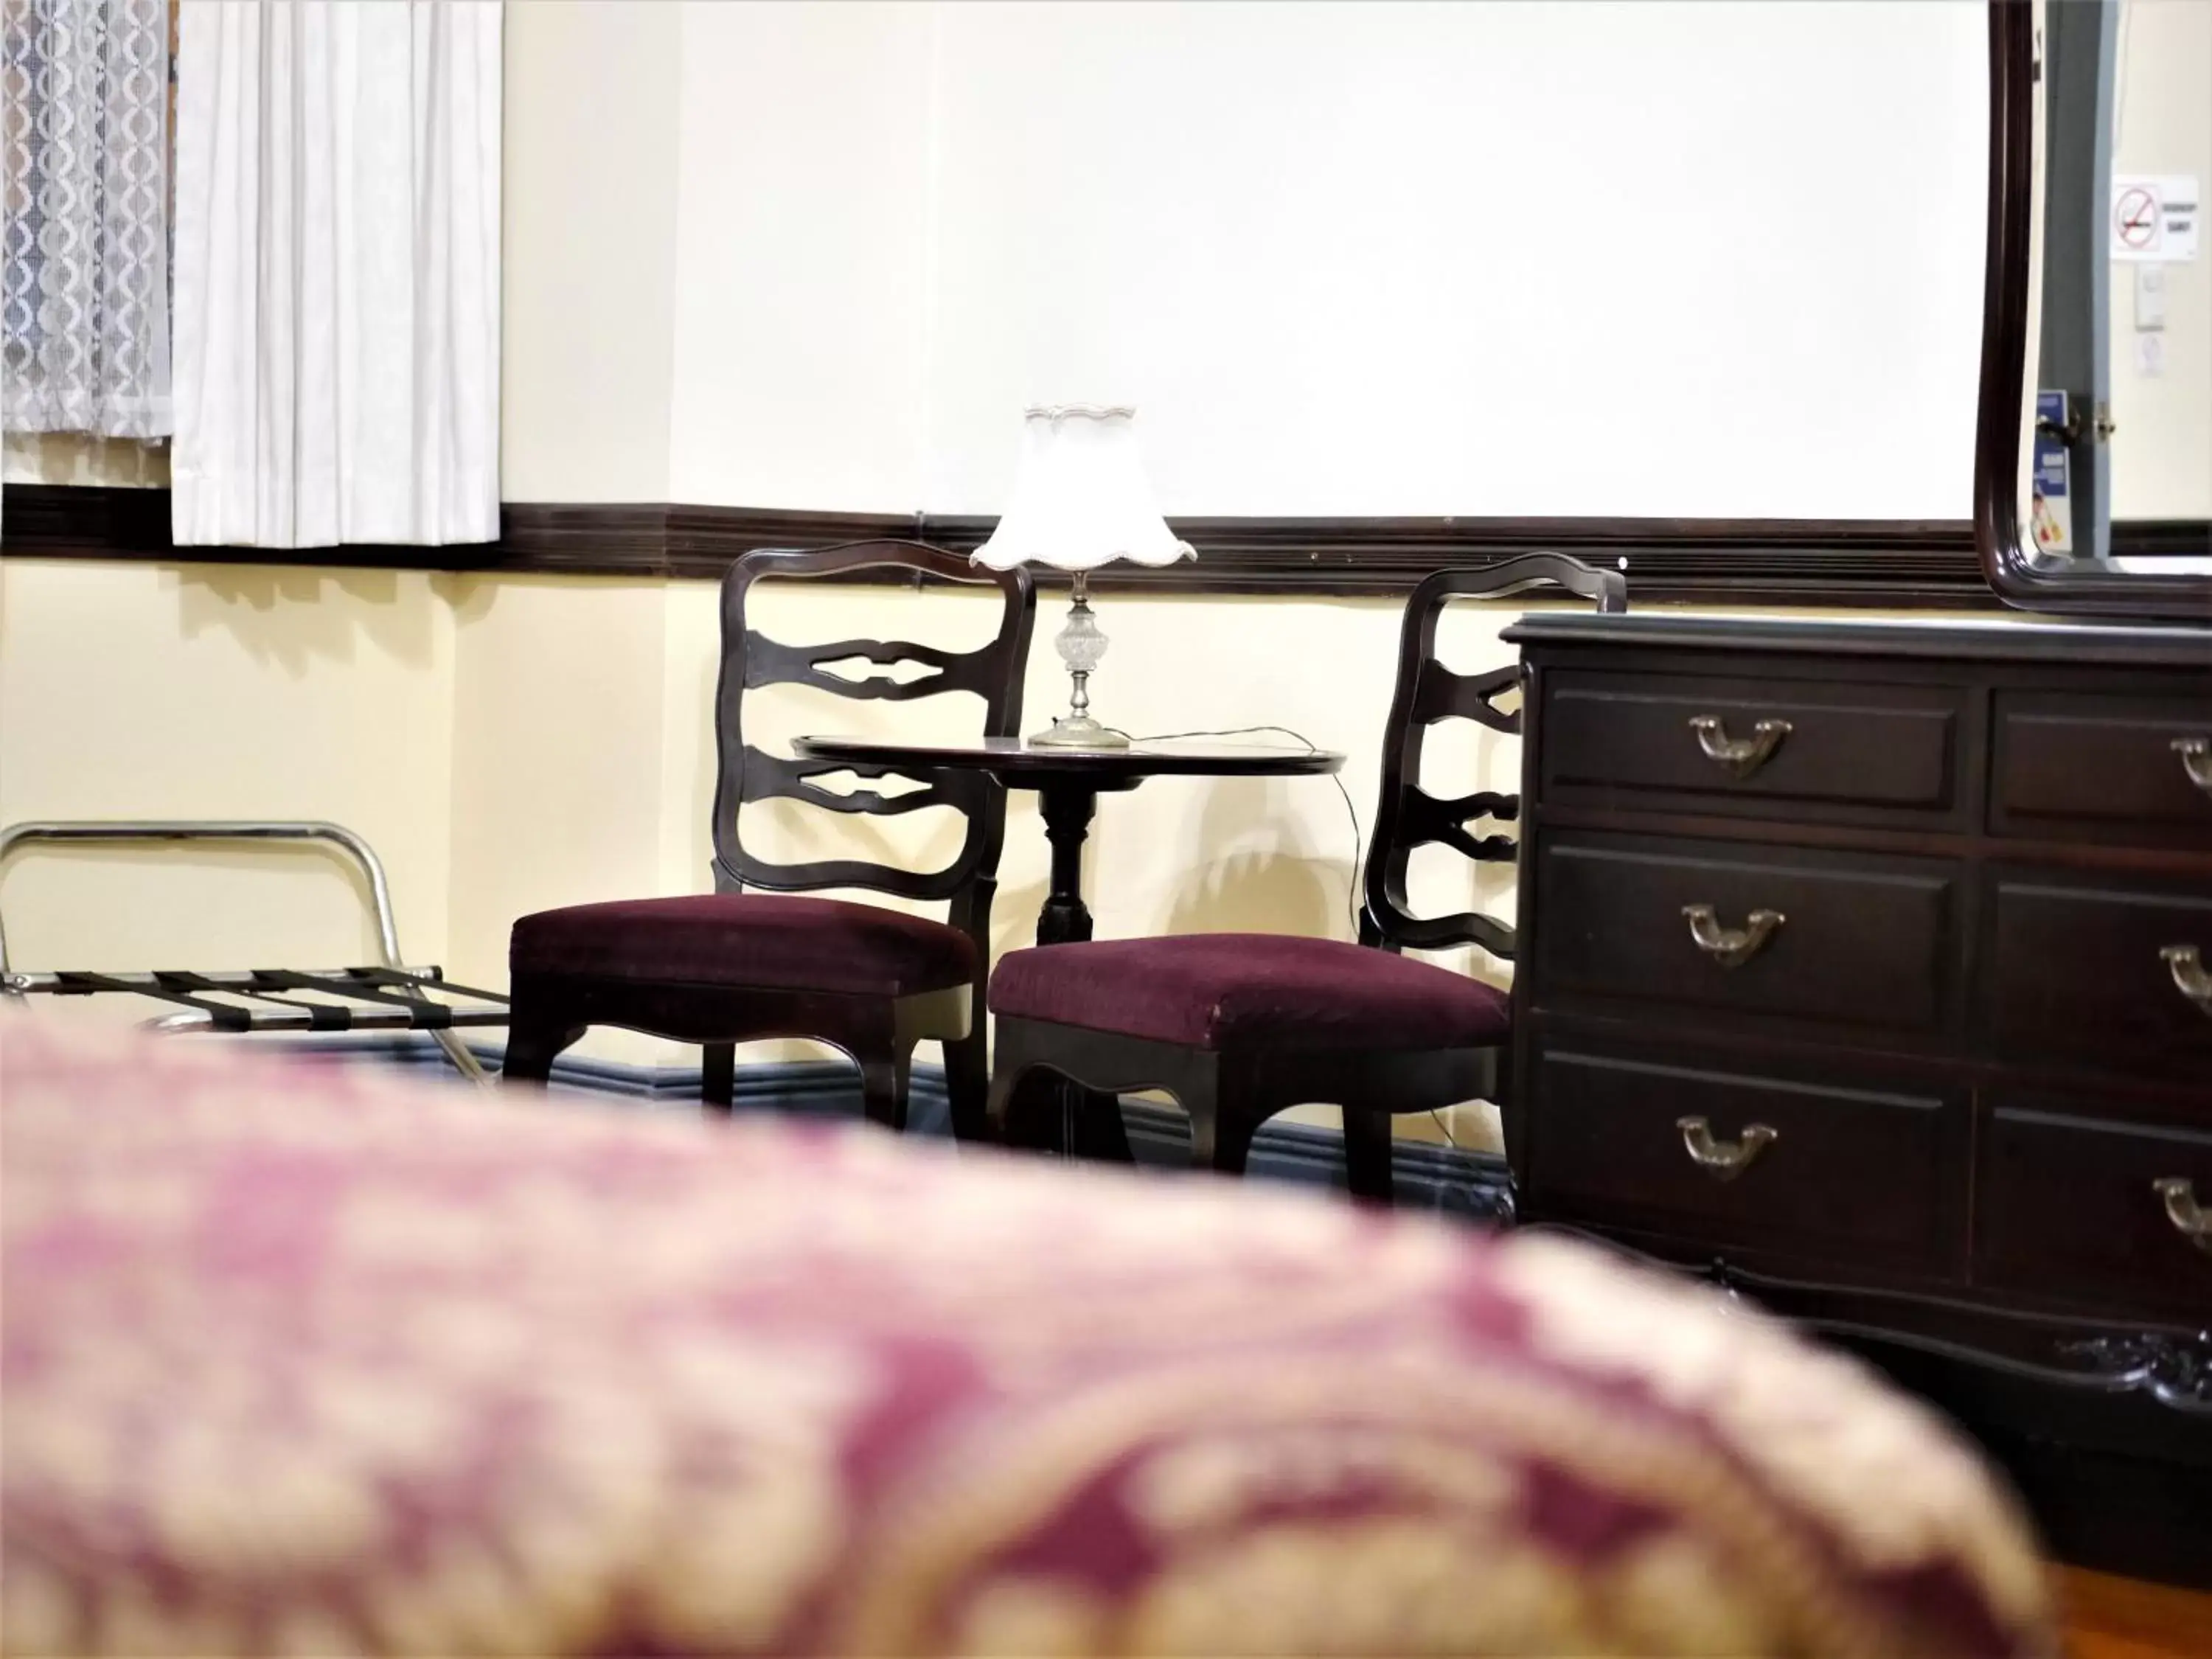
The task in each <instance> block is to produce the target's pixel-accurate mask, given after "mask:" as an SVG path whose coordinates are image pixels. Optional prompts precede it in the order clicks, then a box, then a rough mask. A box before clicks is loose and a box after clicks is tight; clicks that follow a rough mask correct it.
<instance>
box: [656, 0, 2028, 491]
mask: <svg viewBox="0 0 2212 1659" xmlns="http://www.w3.org/2000/svg"><path fill="white" fill-rule="evenodd" d="M1983 17H1984V13H1983V10H1982V9H1981V7H1980V6H1979V5H1978V4H1972V3H1960V0H1952V3H1930V4H1923V5H1917V6H1911V7H1899V6H1893V5H1883V4H1859V3H1826V4H1806V5H1794V6H1788V7H1745V6H1741V5H1708V4H1698V3H1674V4H1667V5H1651V4H1623V5H1610V6H1608V5H1577V6H1559V5H1556V4H1546V3H1518V4H1516V3H1500V4H1485V5H1442V4H1416V5H1392V4H1379V3H1371V0H1370V3H1360V4H1357V5H1352V4H1345V3H1305V4H1273V5H1267V4H1235V3H1226V4H1225V3H1208V4H1180V5H1178V4H1160V5H1147V6H1127V5H1115V4H1081V3H1048V4H1018V3H1016V4H1007V3H963V0H943V3H932V4H907V5H893V6H882V5H840V6H818V5H808V4H805V3H793V0H776V3H763V4H753V5H746V6H721V5H714V4H695V5H689V6H686V7H685V8H684V10H683V15H682V29H683V40H684V47H683V52H682V58H683V77H682V83H683V100H682V101H683V115H682V121H681V131H682V137H681V140H680V146H679V147H680V150H681V157H680V161H679V173H680V178H681V185H680V191H679V201H680V209H679V213H678V247H679V253H678V259H677V267H676V301H675V315H676V337H677V351H676V363H677V370H676V380H677V389H676V397H675V404H676V415H675V417H674V436H673V439H672V456H673V459H672V465H671V475H672V477H673V480H674V483H675V485H676V498H677V499H679V500H685V501H707V502H732V503H738V504H744V505H755V506H779V507H810V506H823V505H830V504H835V505H838V506H862V507H889V508H895V509H906V508H910V507H926V508H928V509H931V510H936V511H951V512H989V511H992V510H994V509H995V507H997V505H998V504H999V503H1000V501H1002V500H1003V499H1004V496H1005V492H1006V485H1007V483H1008V480H1009V476H1010V468H1011V465H1012V456H1013V453H1014V447H1015V435H1016V426H1017V416H1018V410H1019V409H1020V408H1021V406H1022V405H1023V404H1024V403H1027V402H1032V401H1036V400H1039V399H1041V398H1042V399H1049V400H1065V399H1068V398H1097V397H1126V398H1133V399H1134V400H1135V401H1136V402H1138V404H1139V405H1140V407H1142V408H1143V409H1144V410H1145V411H1146V413H1145V420H1146V424H1147V428H1148V439H1147V441H1148V447H1149V448H1150V452H1151V454H1152V462H1153V470H1154V471H1155V473H1156V475H1157V478H1158V483H1159V486H1160V489H1161V495H1162V499H1163V502H1164V505H1165V506H1166V507H1168V509H1169V510H1170V511H1171V512H1187V513H1661V514H1670V513H1671V514H1685V515H1698V514H1711V515H1716V516H1726V515H1730V514H1735V515H1749V516H1756V515H1761V514H1774V515H1777V516H1788V515H1793V514H1794V515H1806V516H1822V515H1838V516H1855V515H1864V516H1877V517H1878V516H1899V517H1940V516H1963V515H1964V514H1965V513H1966V510H1967V503H1966V490H1967V483H1966V480H1967V479H1968V477H1970V475H1971V462H1972V416H1973V392H1974V380H1975V373H1974V371H1975V362H1976V354H1977V350H1978V325H1979V316H1980V279H1981V259H1982V246H1981V243H1982V227H1983V220H1982V193H1983V191H1984V179H1985V176H1986V166H1987V157H1986V133H1985V125H1984V110H1985V102H1986V90H1985V86H1986V73H1987V71H1986V67H1985V61H1984V57H1985V46H1984V39H1983V35H1984V27H1983ZM1686 181H1694V187H1691V186H1690V185H1689V183H1688V182H1686ZM794 226H803V227H804V228H803V232H801V233H799V234H793V227H794ZM1872 408H1880V409H1881V410H1883V411H1884V413H1883V417H1882V419H1881V421H1879V422H1872V423H1869V421H1868V419H1867V416H1866V412H1867V410H1869V409H1872Z"/></svg>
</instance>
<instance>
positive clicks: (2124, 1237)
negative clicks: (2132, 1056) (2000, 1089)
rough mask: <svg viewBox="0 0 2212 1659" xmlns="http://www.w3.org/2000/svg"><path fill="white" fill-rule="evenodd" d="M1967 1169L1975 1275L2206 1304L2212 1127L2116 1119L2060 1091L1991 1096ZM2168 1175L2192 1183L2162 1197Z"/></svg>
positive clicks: (2211, 1291)
mask: <svg viewBox="0 0 2212 1659" xmlns="http://www.w3.org/2000/svg"><path fill="white" fill-rule="evenodd" d="M1980 1139H1981V1148H1980V1157H1979V1160H1978V1168H1977V1170H1976V1194H1975V1206H1974V1208H1975V1225H1974V1258H1973V1264H1974V1265H1973V1273H1974V1278H1975V1279H1976V1281H1977V1282H1978V1283H1980V1284H1984V1285H1992V1286H1996V1287H1999V1288H2002V1289H2009V1290H2021V1291H2045V1292H2047V1293H2051V1294H2055V1295H2060V1296H2076V1297H2097V1298H2104V1297H2120V1298H2122V1299H2123V1300H2124V1303H2125V1304H2127V1305H2128V1306H2129V1307H2130V1309H2131V1310H2139V1309H2140V1308H2142V1306H2143V1305H2144V1304H2155V1305H2157V1306H2160V1307H2170V1308H2174V1309H2177V1310H2183V1311H2186V1312H2189V1313H2191V1314H2194V1315H2197V1316H2204V1315H2208V1314H2212V1254H2208V1250H2212V1238H2208V1240H2207V1242H2206V1243H2205V1244H2204V1245H2202V1246H2200V1245H2199V1244H2197V1243H2193V1242H2192V1241H2191V1237H2190V1235H2189V1232H2188V1231H2187V1230H2186V1224H2188V1223H2190V1222H2191V1220H2192V1215H2191V1212H2192V1211H2194V1210H2195V1209H2196V1206H2197V1201H2198V1200H2201V1201H2202V1203H2203V1209H2204V1212H2206V1213H2208V1214H2212V1130H2208V1131H2207V1132H2205V1133H2197V1132H2194V1131H2191V1130H2187V1129H2179V1128H2169V1127H2154V1126H2150V1125H2145V1124H2130V1123H2114V1122H2112V1121H2108V1120H2106V1119H2103V1118H2099V1117H2090V1116H2084V1115H2076V1114H2075V1112H2074V1111H2073V1110H2071V1109H2069V1105H2068V1103H2065V1102H2063V1101H2056V1100H2045V1099H2039V1098H2037V1097H2026V1096H2023V1097H2013V1098H2011V1099H2009V1100H2008V1099H2003V1098H2000V1099H1999V1100H1998V1101H1997V1102H1996V1105H1995V1109H1993V1110H1992V1111H1991V1112H1990V1119H1989V1121H1988V1123H1987V1124H1985V1125H1984V1128H1983V1131H1982V1134H1981V1137H1980ZM2162 1182H2186V1183H2189V1185H2188V1187H2187V1188H2186V1189H2185V1191H2183V1192H2182V1193H2180V1194H2176V1195H2175V1196H2173V1197H2172V1198H2171V1199H2169V1198H2168V1197H2167V1196H2166V1194H2163V1193H2161V1192H2160V1190H2159V1188H2160V1183H2162Z"/></svg>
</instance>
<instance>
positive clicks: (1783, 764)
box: [1539, 671, 1963, 817]
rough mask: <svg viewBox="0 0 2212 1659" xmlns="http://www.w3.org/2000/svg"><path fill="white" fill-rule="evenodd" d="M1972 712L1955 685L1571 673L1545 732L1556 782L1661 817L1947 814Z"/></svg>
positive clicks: (1546, 774) (1549, 700)
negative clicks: (1877, 811)
mask: <svg viewBox="0 0 2212 1659" xmlns="http://www.w3.org/2000/svg"><path fill="white" fill-rule="evenodd" d="M1962 707H1963V693H1961V692H1960V691H1959V690H1955V689H1953V688H1949V687H1941V686H1936V687H1921V686H1882V685H1870V686H1857V685H1850V684H1821V683H1818V682H1812V681H1796V680H1771V679H1767V680H1754V679H1718V678H1712V679H1708V678H1687V677H1684V678H1675V677H1673V676H1668V675H1656V674H1654V675H1630V674H1606V673H1592V672H1575V671H1559V672H1558V673H1556V674H1554V675H1553V676H1552V677H1551V678H1549V679H1548V681H1547V689H1546V691H1545V701H1544V707H1543V711H1542V718H1541V726H1540V728H1539V730H1540V732H1541V739H1540V740H1541V748H1542V760H1541V766H1542V776H1543V782H1544V786H1545V789H1546V792H1547V794H1549V795H1553V796H1559V795H1560V794H1562V793H1566V794H1579V795H1583V796H1586V797H1595V798H1601V799H1603V800H1604V803H1605V804H1607V805H1613V806H1639V807H1644V808H1648V809H1650V810H1652V811H1709V810H1713V809H1714V808H1715V807H1718V808H1719V809H1720V810H1722V811H1743V810H1745V809H1746V808H1747V807H1753V808H1757V809H1759V810H1762V811H1764V812H1765V814H1767V815H1768V816H1772V815H1774V814H1776V813H1777V812H1778V811H1779V812H1780V813H1781V815H1782V816H1785V817H1787V816H1802V815H1804V814H1793V813H1792V812H1790V811H1789V810H1788V809H1789V808H1790V805H1791V804H1793V803H1795V804H1798V805H1802V806H1803V807H1806V808H1808V809H1809V808H1812V807H1814V806H1816V805H1826V804H1844V805H1861V806H1876V807H1886V808H1890V809H1913V810H1915V811H1917V812H1920V813H1923V814H1924V813H1930V812H1943V811H1948V810H1949V809H1950V808H1951V807H1952V806H1953V805H1954V802H1955V801H1956V799H1957V798H1958V790H1957V783H1956V778H1955V773H1956V770H1957V749H1958V744H1957V733H1958V731H1959V727H1960V719H1961V712H1962Z"/></svg>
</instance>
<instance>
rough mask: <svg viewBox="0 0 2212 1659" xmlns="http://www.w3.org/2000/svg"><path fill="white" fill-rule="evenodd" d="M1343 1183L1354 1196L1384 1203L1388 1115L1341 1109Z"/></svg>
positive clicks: (1387, 1198) (1387, 1184)
mask: <svg viewBox="0 0 2212 1659" xmlns="http://www.w3.org/2000/svg"><path fill="white" fill-rule="evenodd" d="M1344 1174H1345V1185H1346V1187H1348V1188H1351V1191H1352V1197H1354V1198H1355V1199H1358V1200H1363V1201H1364V1202H1367V1203H1371V1204H1380V1205H1383V1206H1385V1207H1387V1206H1389V1203H1390V1201H1391V1188H1390V1115H1389V1113H1388V1112H1376V1111H1360V1110H1358V1109H1354V1108H1352V1107H1350V1106H1347V1107H1346V1108H1345V1109H1344Z"/></svg>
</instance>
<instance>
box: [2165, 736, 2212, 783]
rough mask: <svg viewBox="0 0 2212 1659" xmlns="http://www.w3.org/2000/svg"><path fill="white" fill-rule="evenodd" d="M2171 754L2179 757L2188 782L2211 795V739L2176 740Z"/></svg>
mask: <svg viewBox="0 0 2212 1659" xmlns="http://www.w3.org/2000/svg"><path fill="white" fill-rule="evenodd" d="M2173 752H2174V753H2175V754H2177V755H2179V756H2180V757H2181V769H2182V770H2183V771H2184V772H2186V773H2187V774H2188V775H2189V781H2190V782H2191V783H2193V784H2195V785H2196V786H2197V787H2198V788H2199V789H2202V790H2203V792H2204V793H2206V794H2208V795H2212V738H2175V739H2174V740H2173Z"/></svg>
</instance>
